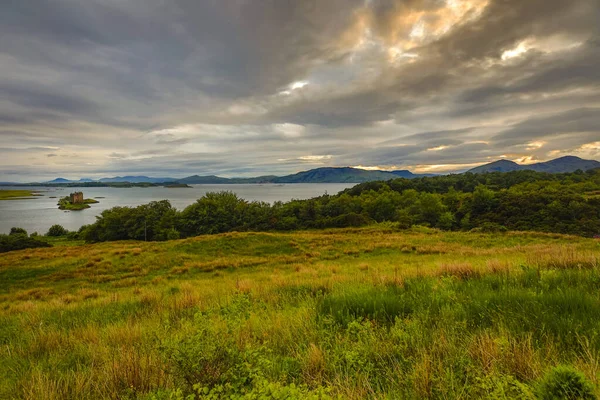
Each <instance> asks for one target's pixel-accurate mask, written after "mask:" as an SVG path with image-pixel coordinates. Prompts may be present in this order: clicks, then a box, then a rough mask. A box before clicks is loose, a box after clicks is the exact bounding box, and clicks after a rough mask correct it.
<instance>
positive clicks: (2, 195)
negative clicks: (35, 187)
mask: <svg viewBox="0 0 600 400" xmlns="http://www.w3.org/2000/svg"><path fill="white" fill-rule="evenodd" d="M35 196H40V195H39V194H36V193H35V192H32V191H31V190H3V189H2V190H0V200H17V199H19V200H22V199H28V198H35Z"/></svg>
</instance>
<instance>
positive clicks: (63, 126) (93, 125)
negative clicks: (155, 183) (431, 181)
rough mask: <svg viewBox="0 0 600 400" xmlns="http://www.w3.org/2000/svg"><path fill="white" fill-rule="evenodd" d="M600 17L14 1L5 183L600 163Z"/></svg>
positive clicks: (366, 7)
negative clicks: (564, 159) (568, 159)
mask: <svg viewBox="0 0 600 400" xmlns="http://www.w3.org/2000/svg"><path fill="white" fill-rule="evenodd" d="M598 21H600V2H599V1H598V0H327V1H322V0H321V1H318V0H227V1H225V0H168V1H167V0H86V1H81V0H29V1H22V0H5V1H3V3H2V7H1V8H0V181H32V180H41V179H52V178H55V177H58V176H61V177H66V178H69V179H78V178H81V177H91V178H100V177H105V176H116V175H148V176H155V177H175V178H177V177H184V176H189V175H193V174H198V175H211V174H216V175H220V176H225V177H232V176H257V175H264V174H275V175H284V174H288V173H294V172H297V171H302V170H308V169H311V168H317V167H324V166H356V167H363V168H378V169H390V170H391V169H410V170H411V171H413V172H421V173H422V172H434V173H443V172H448V171H460V170H465V169H468V168H470V167H473V166H476V165H479V164H483V163H487V162H490V161H494V160H497V159H501V158H504V159H509V160H514V161H517V162H520V163H531V162H536V161H544V160H548V159H553V158H557V157H560V156H564V155H567V154H568V155H576V156H579V157H582V158H587V159H600V23H599V22H598Z"/></svg>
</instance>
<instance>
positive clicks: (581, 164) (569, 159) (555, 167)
mask: <svg viewBox="0 0 600 400" xmlns="http://www.w3.org/2000/svg"><path fill="white" fill-rule="evenodd" d="M594 168H600V162H598V161H595V160H584V159H582V158H579V157H575V156H565V157H560V158H557V159H554V160H550V161H546V162H540V163H535V164H528V165H520V164H517V163H516V162H513V161H509V160H498V161H494V162H492V163H489V164H485V165H481V166H479V167H475V168H473V169H470V170H469V171H467V172H471V173H474V174H481V173H486V172H510V171H522V170H532V171H537V172H549V173H553V174H556V173H562V172H574V171H577V170H578V169H580V170H582V171H587V170H588V169H594Z"/></svg>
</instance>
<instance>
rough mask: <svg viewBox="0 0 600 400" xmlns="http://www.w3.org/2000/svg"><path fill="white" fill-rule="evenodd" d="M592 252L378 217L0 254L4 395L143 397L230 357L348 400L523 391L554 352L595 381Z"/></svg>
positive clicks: (229, 363) (576, 243)
mask: <svg viewBox="0 0 600 400" xmlns="http://www.w3.org/2000/svg"><path fill="white" fill-rule="evenodd" d="M599 257H600V244H599V243H598V242H597V241H593V240H591V239H583V238H578V237H567V236H560V235H546V234H534V233H528V234H519V233H514V234H504V235H488V234H474V233H462V232H459V233H452V232H449V233H440V232H437V231H432V230H425V229H414V230H411V231H405V232H397V231H393V230H390V229H386V228H385V227H375V228H365V229H359V230H331V231H314V232H301V233H290V234H279V233H277V234H273V233H233V234H224V235H217V236H206V237H198V238H193V239H186V240H180V241H172V242H165V243H144V242H118V243H107V244H97V245H80V246H70V247H64V246H61V247H57V248H50V249H37V250H29V251H19V252H13V253H7V254H4V255H2V257H1V258H0V282H1V285H0V398H10V397H13V396H16V397H25V398H107V397H113V398H114V397H124V396H126V395H129V396H130V397H136V396H138V397H144V396H145V395H146V393H149V392H153V393H154V392H160V391H161V390H165V389H166V390H169V389H171V388H174V387H180V388H183V389H184V390H189V389H190V386H188V382H189V383H196V382H202V383H203V384H205V385H210V384H211V383H214V382H215V380H216V379H217V377H218V376H219V373H217V372H215V371H220V373H223V372H224V371H226V370H227V368H229V367H231V368H236V371H237V370H238V368H240V365H253V366H255V367H256V368H257V370H260V375H261V376H264V378H265V379H266V380H268V381H271V382H275V381H278V382H281V383H282V384H285V383H290V382H295V383H296V384H306V385H308V387H309V389H314V388H318V387H321V386H323V387H329V388H331V390H332V394H335V395H341V396H342V397H344V398H357V399H358V398H364V397H382V396H383V395H387V396H390V397H391V398H423V397H432V398H482V397H485V396H488V395H491V394H493V393H495V394H496V395H498V396H500V397H501V396H502V394H503V395H504V396H507V397H509V398H510V397H515V396H525V394H524V393H525V392H527V391H528V390H530V389H531V388H533V387H534V386H535V383H536V382H537V381H538V380H539V378H540V377H541V376H542V375H543V373H544V372H545V371H546V370H547V369H548V368H549V367H551V366H553V365H556V364H557V363H559V362H561V363H567V364H571V365H574V366H575V367H577V368H578V369H579V370H581V371H582V372H584V373H585V374H586V375H587V376H588V378H589V379H591V380H592V381H593V382H594V383H595V384H597V383H598V380H597V379H598V373H599V372H600V370H599V369H600V355H599V354H600V353H599V351H600V329H599V328H600V322H599V320H598V318H597V316H598V315H600V314H599V313H600V299H599V296H600V294H599V293H598V290H597V287H598V284H600V266H599V265H598V260H599ZM363 317H364V318H363ZM219 349H228V350H227V351H228V352H227V354H222V353H219V351H220V350H219ZM236 357H237V358H236ZM235 360H237V361H235ZM240 360H242V361H244V362H243V363H242V362H241V361H240ZM219 368H221V369H219ZM521 383H523V384H524V386H523V385H521Z"/></svg>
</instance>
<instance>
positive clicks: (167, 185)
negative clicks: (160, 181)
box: [165, 183, 191, 189]
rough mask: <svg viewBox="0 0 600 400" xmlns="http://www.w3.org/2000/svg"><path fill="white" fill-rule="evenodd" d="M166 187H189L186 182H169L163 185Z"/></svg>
mask: <svg viewBox="0 0 600 400" xmlns="http://www.w3.org/2000/svg"><path fill="white" fill-rule="evenodd" d="M165 187H166V188H168V189H180V188H191V186H190V185H188V184H187V183H169V184H166V185H165Z"/></svg>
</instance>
